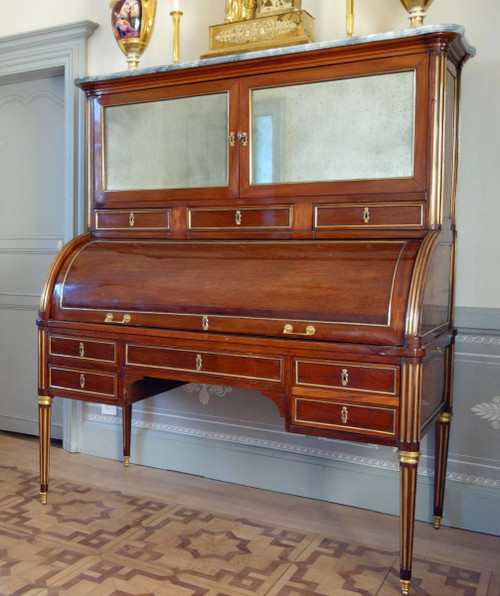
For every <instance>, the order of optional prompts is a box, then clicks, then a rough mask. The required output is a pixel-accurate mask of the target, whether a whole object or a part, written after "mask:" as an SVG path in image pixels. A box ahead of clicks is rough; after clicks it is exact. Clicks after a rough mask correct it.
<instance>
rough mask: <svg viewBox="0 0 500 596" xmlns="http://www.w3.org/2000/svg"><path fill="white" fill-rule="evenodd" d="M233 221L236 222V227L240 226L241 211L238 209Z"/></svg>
mask: <svg viewBox="0 0 500 596" xmlns="http://www.w3.org/2000/svg"><path fill="white" fill-rule="evenodd" d="M234 221H235V222H236V225H237V226H241V211H240V210H239V209H238V211H236V213H235V214H234Z"/></svg>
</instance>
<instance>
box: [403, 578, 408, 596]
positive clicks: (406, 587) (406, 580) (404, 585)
mask: <svg viewBox="0 0 500 596" xmlns="http://www.w3.org/2000/svg"><path fill="white" fill-rule="evenodd" d="M409 593H410V580H409V579H402V580H401V594H403V596H408V594H409Z"/></svg>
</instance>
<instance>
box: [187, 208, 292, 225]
mask: <svg viewBox="0 0 500 596" xmlns="http://www.w3.org/2000/svg"><path fill="white" fill-rule="evenodd" d="M291 227H292V207H289V206H284V207H258V208H251V207H244V208H243V207H241V208H240V207H235V208H229V209H228V208H213V209H208V208H200V209H198V208H190V209H188V230H189V231H197V230H198V231H203V230H239V229H258V230H276V229H282V230H289V229H291Z"/></svg>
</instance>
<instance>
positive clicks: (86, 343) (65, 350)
mask: <svg viewBox="0 0 500 596" xmlns="http://www.w3.org/2000/svg"><path fill="white" fill-rule="evenodd" d="M49 356H61V357H63V358H76V359H78V360H92V361H95V362H106V363H109V364H115V363H116V345H115V343H114V342H107V341H96V340H89V339H84V338H78V337H64V336H59V335H51V336H50V338H49Z"/></svg>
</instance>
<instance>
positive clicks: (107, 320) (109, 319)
mask: <svg viewBox="0 0 500 596" xmlns="http://www.w3.org/2000/svg"><path fill="white" fill-rule="evenodd" d="M114 318H115V317H114V315H113V313H111V312H108V314H107V315H106V318H105V319H104V322H105V323H118V325H126V324H127V323H130V321H131V320H132V317H131V316H130V315H123V319H122V320H121V321H115V320H114Z"/></svg>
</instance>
